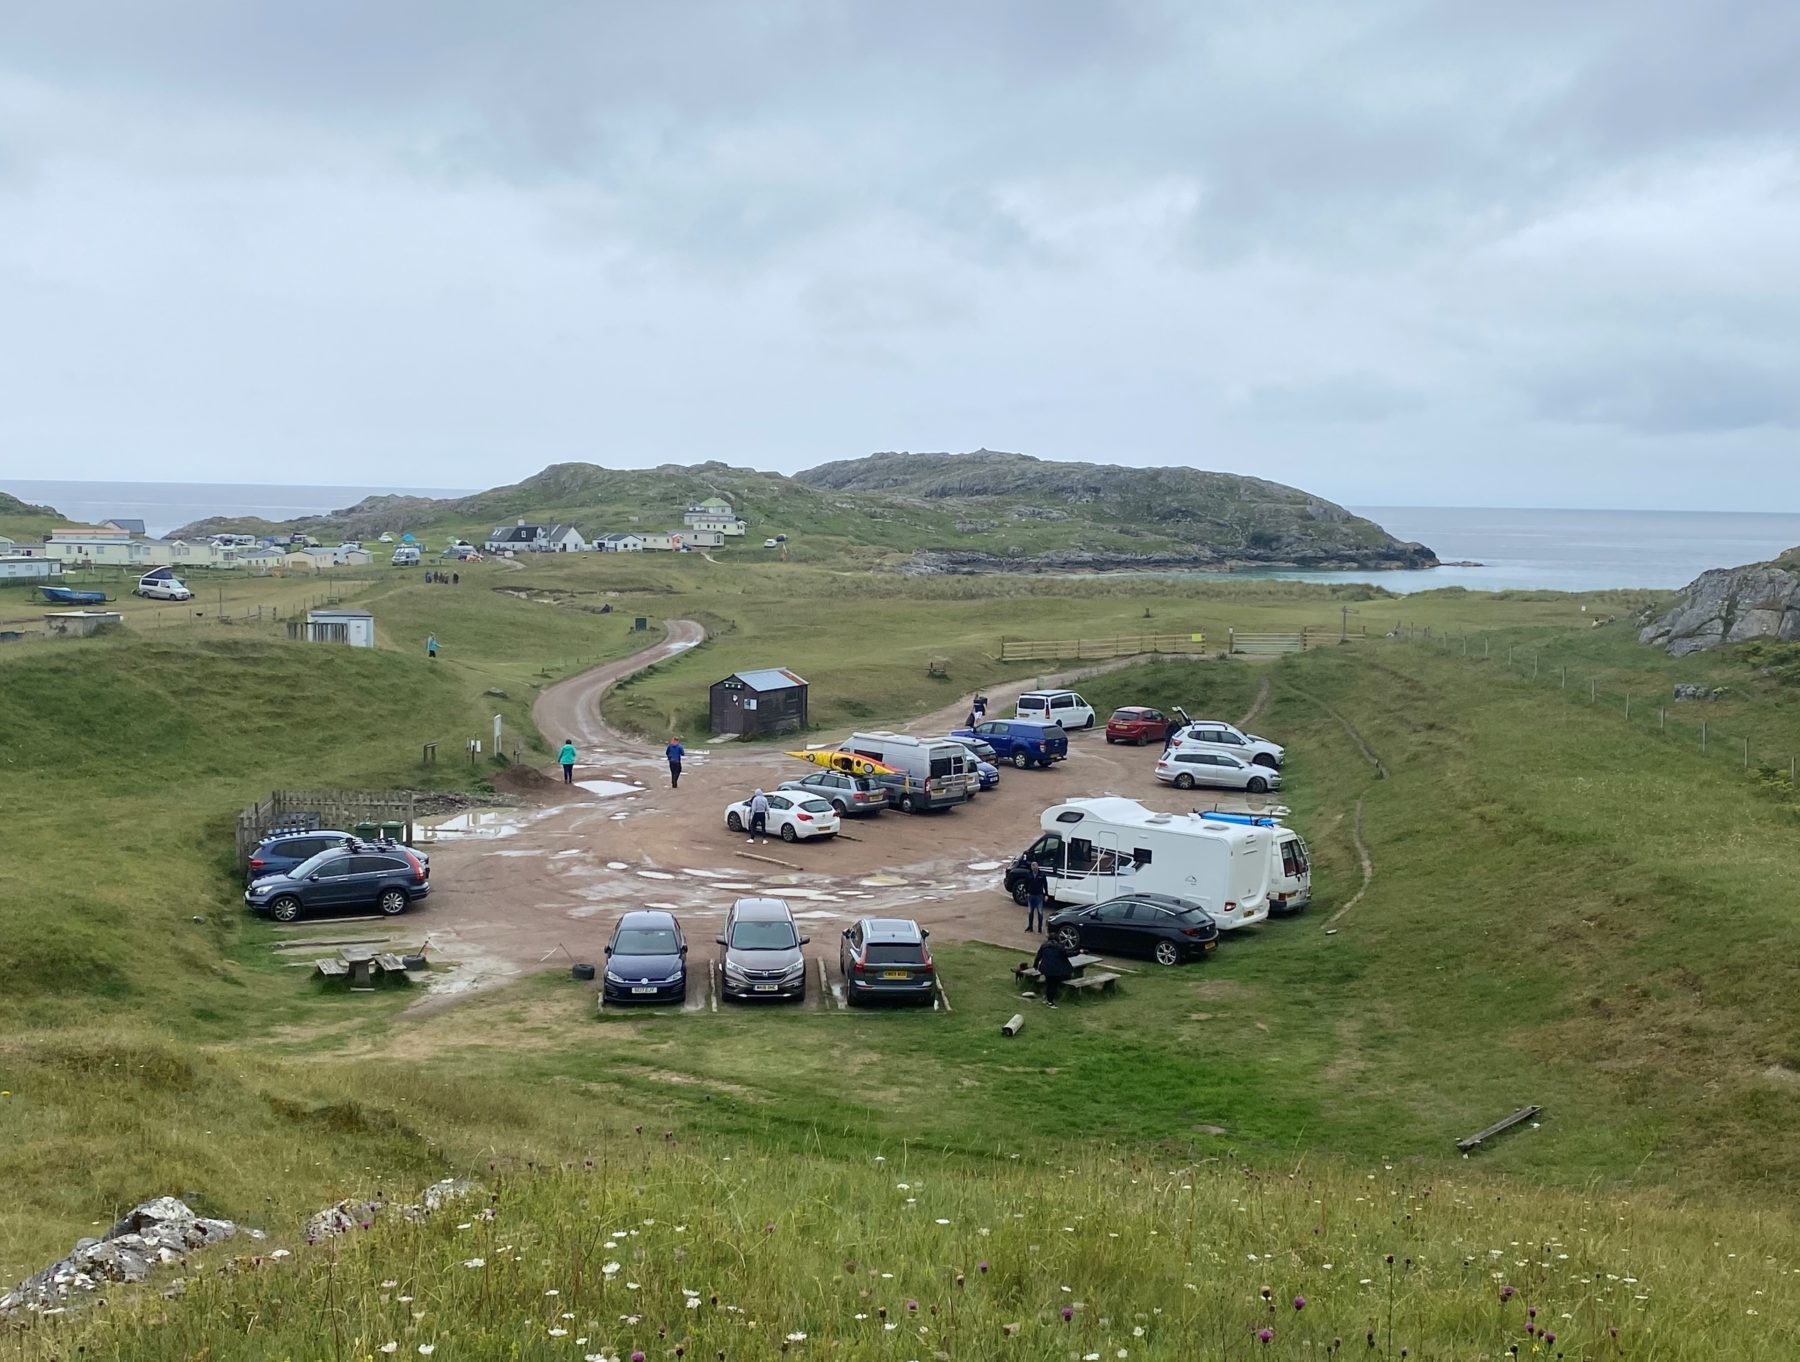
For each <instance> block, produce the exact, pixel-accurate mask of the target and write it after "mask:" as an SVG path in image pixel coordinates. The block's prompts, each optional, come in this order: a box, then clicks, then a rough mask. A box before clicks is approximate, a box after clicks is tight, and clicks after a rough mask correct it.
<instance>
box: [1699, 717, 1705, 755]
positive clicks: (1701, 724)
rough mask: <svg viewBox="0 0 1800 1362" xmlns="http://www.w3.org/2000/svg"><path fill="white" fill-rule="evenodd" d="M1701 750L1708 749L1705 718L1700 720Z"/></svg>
mask: <svg viewBox="0 0 1800 1362" xmlns="http://www.w3.org/2000/svg"><path fill="white" fill-rule="evenodd" d="M1700 750H1701V751H1702V752H1704V751H1705V750H1706V720H1704V719H1702V720H1701V721H1700Z"/></svg>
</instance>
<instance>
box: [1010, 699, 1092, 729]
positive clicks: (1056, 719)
mask: <svg viewBox="0 0 1800 1362" xmlns="http://www.w3.org/2000/svg"><path fill="white" fill-rule="evenodd" d="M1016 717H1018V718H1020V719H1036V720H1037V721H1038V722H1039V723H1046V724H1060V725H1061V726H1062V728H1063V731H1064V732H1067V731H1068V730H1070V729H1074V728H1092V727H1093V726H1094V707H1093V706H1092V705H1090V704H1089V703H1088V702H1087V701H1086V700H1083V699H1082V698H1081V697H1080V696H1079V695H1077V694H1076V693H1075V692H1074V691H1072V690H1028V691H1026V692H1025V693H1024V694H1023V695H1021V696H1020V697H1019V712H1018V714H1017V716H1016Z"/></svg>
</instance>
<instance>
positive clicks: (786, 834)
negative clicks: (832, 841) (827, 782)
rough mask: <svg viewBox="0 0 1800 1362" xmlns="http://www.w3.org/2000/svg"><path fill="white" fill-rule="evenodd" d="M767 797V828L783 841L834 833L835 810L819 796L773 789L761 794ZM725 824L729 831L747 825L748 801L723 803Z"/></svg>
mask: <svg viewBox="0 0 1800 1362" xmlns="http://www.w3.org/2000/svg"><path fill="white" fill-rule="evenodd" d="M764 797H765V798H766V799H767V800H768V801H769V816H768V820H767V825H766V826H767V831H768V833H769V835H771V836H776V837H780V838H781V840H782V841H784V842H804V841H808V840H810V839H811V838H814V837H836V836H837V833H838V816H837V810H836V809H834V808H832V807H831V805H830V804H829V803H827V802H826V801H825V800H823V799H815V798H813V797H811V796H808V795H801V794H795V793H792V792H782V791H779V790H778V791H776V792H774V793H773V794H769V795H766V796H764ZM725 826H726V827H728V828H730V829H731V830H732V831H733V832H747V831H748V830H749V828H750V801H749V800H748V799H740V800H738V802H737V803H735V804H727V805H726V806H725Z"/></svg>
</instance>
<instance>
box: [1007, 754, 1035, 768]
mask: <svg viewBox="0 0 1800 1362" xmlns="http://www.w3.org/2000/svg"><path fill="white" fill-rule="evenodd" d="M1012 764H1013V765H1014V766H1016V767H1018V768H1019V770H1021V771H1023V770H1024V769H1025V768H1026V767H1027V766H1029V765H1031V758H1030V757H1028V756H1026V755H1025V753H1024V752H1022V751H1020V752H1014V753H1013V754H1012Z"/></svg>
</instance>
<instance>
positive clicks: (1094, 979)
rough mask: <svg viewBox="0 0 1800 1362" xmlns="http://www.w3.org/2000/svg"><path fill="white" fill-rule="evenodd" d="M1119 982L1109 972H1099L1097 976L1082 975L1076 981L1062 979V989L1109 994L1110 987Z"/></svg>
mask: <svg viewBox="0 0 1800 1362" xmlns="http://www.w3.org/2000/svg"><path fill="white" fill-rule="evenodd" d="M1118 982H1119V976H1118V975H1116V974H1113V973H1112V972H1110V971H1109V970H1101V971H1100V972H1099V973H1098V974H1083V975H1082V976H1080V977H1079V978H1076V979H1064V980H1063V987H1064V988H1077V989H1084V990H1092V991H1093V992H1095V993H1111V992H1112V986H1113V985H1114V984H1116V983H1118Z"/></svg>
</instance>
